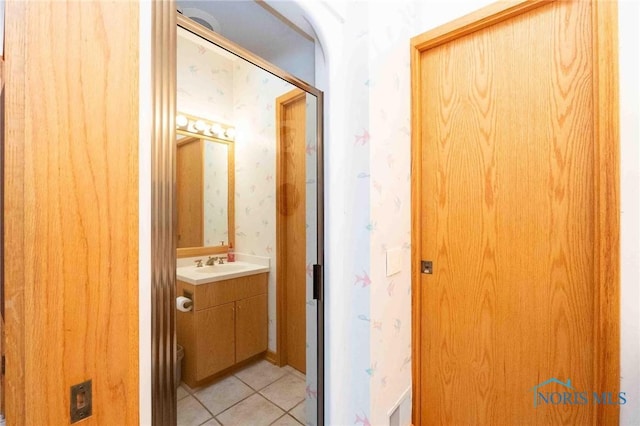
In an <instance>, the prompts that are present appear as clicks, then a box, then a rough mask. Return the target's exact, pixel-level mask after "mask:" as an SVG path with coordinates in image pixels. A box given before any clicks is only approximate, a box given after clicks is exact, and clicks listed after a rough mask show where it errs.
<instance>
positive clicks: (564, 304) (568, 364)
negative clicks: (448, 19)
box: [412, 1, 620, 425]
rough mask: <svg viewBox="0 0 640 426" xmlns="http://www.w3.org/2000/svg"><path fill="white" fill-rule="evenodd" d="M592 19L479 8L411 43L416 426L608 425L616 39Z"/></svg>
mask: <svg viewBox="0 0 640 426" xmlns="http://www.w3.org/2000/svg"><path fill="white" fill-rule="evenodd" d="M603 3H607V5H604V4H600V5H598V4H596V3H595V2H594V3H592V2H588V1H558V2H545V3H540V2H538V3H536V2H517V3H510V4H509V5H508V6H505V4H504V3H502V4H495V5H492V6H490V7H488V8H487V9H484V10H482V11H480V12H478V13H476V14H474V15H471V16H469V17H466V18H463V19H461V20H460V21H459V22H455V23H452V24H450V25H447V26H445V27H443V28H438V29H436V30H433V31H431V32H429V33H426V34H424V35H422V36H419V37H417V38H415V39H414V40H413V46H414V56H413V58H412V60H413V62H412V67H413V76H414V80H413V82H414V84H413V87H414V90H415V92H414V93H413V109H414V132H415V133H414V146H413V149H414V176H413V191H414V216H413V226H414V231H413V232H414V240H413V242H414V264H415V267H416V268H417V270H414V280H413V282H414V287H413V289H414V315H415V316H414V359H415V360H416V365H415V369H414V383H415V387H414V390H415V396H414V401H415V405H414V415H415V418H414V422H415V423H416V424H421V425H431V424H450V425H462V424H474V425H483V424H487V425H490V424H493V425H498V424H499V425H514V424H518V425H523V424H567V425H575V424H594V423H595V421H596V419H598V422H599V423H598V424H617V418H618V417H617V416H618V408H617V404H618V403H619V402H620V401H618V398H617V392H618V380H619V374H618V371H619V366H618V363H619V360H618V358H619V357H618V355H617V354H618V346H617V345H618V336H619V334H618V317H617V309H618V306H617V302H618V264H617V256H618V255H617V251H618V246H617V241H618V233H619V231H618V223H617V221H618V207H617V193H618V188H617V186H618V181H617V177H618V165H617V164H618V161H617V131H616V129H615V127H616V126H617V120H616V117H617V115H616V110H617V107H618V105H617V98H616V96H617V95H616V94H615V89H616V85H615V78H616V77H615V76H616V65H615V63H616V62H615V57H614V56H613V54H614V53H615V43H614V42H613V41H611V40H612V39H614V38H615V34H617V30H616V29H615V4H614V5H613V6H611V5H612V3H610V2H603ZM612 35H613V36H612ZM605 47H606V49H605ZM612 89H613V90H612ZM421 260H429V261H432V262H433V268H432V271H431V272H432V273H431V274H425V273H422V271H421V270H420V269H419V268H420V261H421ZM553 379H555V380H553ZM549 380H551V381H550V382H548V381H549ZM545 382H548V383H546V384H545ZM559 382H562V383H564V384H562V383H559ZM567 391H568V392H569V395H570V396H569V400H568V401H566V399H565V401H558V400H557V398H556V397H553V396H552V400H551V401H552V402H551V403H545V401H544V400H542V399H541V396H540V394H539V392H540V393H542V396H545V395H546V396H547V397H548V396H549V394H552V393H554V392H556V393H559V394H560V395H563V393H564V392H567ZM576 392H586V393H587V398H588V399H589V400H588V401H587V402H586V403H584V401H583V399H582V398H581V397H579V396H576V395H575V393H576ZM592 392H598V393H603V392H612V394H613V395H615V400H616V401H615V402H613V403H612V404H598V403H597V402H596V401H595V400H594V398H593V395H592ZM553 398H555V399H553ZM554 401H555V402H554Z"/></svg>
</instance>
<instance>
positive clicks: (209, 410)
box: [178, 360, 306, 426]
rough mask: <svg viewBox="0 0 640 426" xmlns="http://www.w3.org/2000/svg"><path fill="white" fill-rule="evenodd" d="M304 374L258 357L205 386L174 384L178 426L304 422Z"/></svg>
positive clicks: (285, 424)
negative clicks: (175, 387) (176, 386)
mask: <svg viewBox="0 0 640 426" xmlns="http://www.w3.org/2000/svg"><path fill="white" fill-rule="evenodd" d="M305 386H306V384H305V376H304V374H302V373H300V372H299V371H297V370H295V369H293V368H291V367H289V366H286V367H283V368H280V367H277V366H275V365H273V364H271V363H270V362H268V361H265V360H260V361H257V362H255V363H253V364H251V365H249V366H247V367H246V368H244V369H242V370H240V371H238V372H237V373H235V374H233V375H230V376H228V377H226V378H224V379H223V380H220V381H218V382H216V383H214V384H212V385H209V386H207V387H202V388H197V389H191V388H190V387H189V386H187V385H186V384H185V383H182V384H181V385H180V387H178V426H200V425H202V426H213V425H224V426H227V425H231V426H234V425H238V426H263V425H264V426H268V425H279V426H287V425H293V426H299V425H301V424H305V421H304V419H305V414H304V404H305V401H304V397H305Z"/></svg>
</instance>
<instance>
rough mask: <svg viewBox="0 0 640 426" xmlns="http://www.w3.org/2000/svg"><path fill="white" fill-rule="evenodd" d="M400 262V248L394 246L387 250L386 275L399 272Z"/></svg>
mask: <svg viewBox="0 0 640 426" xmlns="http://www.w3.org/2000/svg"><path fill="white" fill-rule="evenodd" d="M401 264H402V250H401V249H399V248H394V249H390V250H387V276H388V277H390V276H391V275H393V274H397V273H398V272H400V269H401V266H400V265H401Z"/></svg>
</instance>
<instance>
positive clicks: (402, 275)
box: [369, 2, 419, 424]
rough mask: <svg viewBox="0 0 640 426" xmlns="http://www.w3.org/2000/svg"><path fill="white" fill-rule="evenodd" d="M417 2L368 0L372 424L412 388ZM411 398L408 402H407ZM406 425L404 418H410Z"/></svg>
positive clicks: (385, 420)
mask: <svg viewBox="0 0 640 426" xmlns="http://www.w3.org/2000/svg"><path fill="white" fill-rule="evenodd" d="M418 16H419V13H418V8H417V4H416V3H406V2H405V3H402V2H399V3H396V4H395V7H390V5H389V4H385V5H384V7H382V5H380V4H377V3H370V10H369V25H370V27H371V28H376V31H372V32H371V38H370V48H369V60H370V64H371V75H370V78H371V80H370V82H371V84H370V91H369V93H370V101H369V102H370V103H369V114H370V121H371V157H370V159H371V160H370V161H371V185H370V191H371V223H372V230H371V265H372V267H371V280H372V282H374V283H375V284H372V286H371V312H372V324H371V326H372V330H371V333H372V335H371V360H372V361H371V362H372V363H373V364H374V365H376V367H377V374H376V377H372V383H371V424H383V423H386V424H388V415H389V411H390V410H391V409H392V408H394V406H395V405H396V404H397V403H398V402H399V399H400V398H401V397H402V396H403V395H405V392H406V391H407V390H408V389H409V388H410V387H411V309H410V307H411V157H410V150H411V122H410V116H411V115H410V99H411V96H410V85H411V81H410V78H409V76H410V62H409V39H410V38H411V37H412V36H413V35H415V34H414V33H412V29H414V28H416V27H417V17H418ZM395 248H397V249H400V250H401V252H402V264H401V270H400V272H399V273H397V274H394V275H392V276H389V277H387V274H386V251H387V250H389V249H395ZM407 402H408V401H407ZM404 420H405V421H407V420H410V419H407V418H406V416H405V418H404ZM405 424H406V423H405Z"/></svg>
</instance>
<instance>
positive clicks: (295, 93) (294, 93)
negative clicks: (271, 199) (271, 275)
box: [275, 88, 306, 367]
mask: <svg viewBox="0 0 640 426" xmlns="http://www.w3.org/2000/svg"><path fill="white" fill-rule="evenodd" d="M304 97H306V93H305V92H304V91H303V90H300V89H298V88H295V89H293V90H291V91H289V92H287V93H285V94H284V95H281V96H278V97H277V98H276V123H278V128H277V132H276V206H279V205H280V203H279V200H280V197H281V194H280V191H279V190H278V188H280V185H281V184H282V179H283V176H284V169H285V163H284V161H283V158H282V153H283V149H282V146H283V144H284V138H283V137H282V133H283V131H284V124H283V121H282V117H283V115H284V108H285V107H286V106H287V105H288V104H289V103H291V102H295V101H297V100H299V99H300V98H304ZM286 232H287V230H286V229H285V227H284V226H283V225H282V217H281V214H280V212H279V210H278V209H277V208H276V329H277V336H276V351H277V352H276V354H275V359H276V362H277V364H278V365H279V366H280V367H282V366H283V365H284V364H285V363H286V362H287V360H288V352H287V350H288V349H287V334H286V332H287V309H286V308H287V304H286V301H287V288H286V286H285V285H284V280H283V279H282V275H280V271H282V268H284V265H285V261H284V259H283V258H282V256H281V254H282V252H283V251H284V245H285V243H284V240H285V235H286Z"/></svg>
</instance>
